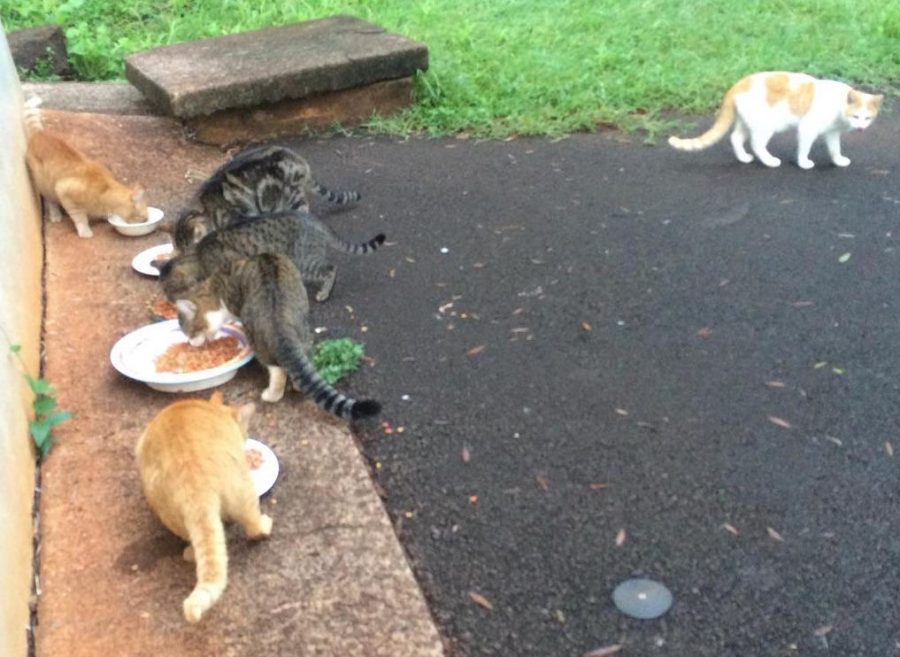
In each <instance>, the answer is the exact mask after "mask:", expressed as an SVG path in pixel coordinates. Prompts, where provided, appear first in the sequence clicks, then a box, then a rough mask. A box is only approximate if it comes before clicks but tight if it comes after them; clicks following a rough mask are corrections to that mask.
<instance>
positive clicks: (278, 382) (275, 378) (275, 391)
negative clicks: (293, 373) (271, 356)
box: [260, 365, 287, 403]
mask: <svg viewBox="0 0 900 657" xmlns="http://www.w3.org/2000/svg"><path fill="white" fill-rule="evenodd" d="M266 369H268V370H269V387H268V388H266V389H265V390H263V391H262V394H261V395H260V398H261V399H262V400H263V401H266V402H270V403H275V402H277V401H281V398H282V397H284V386H285V384H286V383H287V374H285V372H284V370H283V369H281V368H280V367H278V366H277V365H266Z"/></svg>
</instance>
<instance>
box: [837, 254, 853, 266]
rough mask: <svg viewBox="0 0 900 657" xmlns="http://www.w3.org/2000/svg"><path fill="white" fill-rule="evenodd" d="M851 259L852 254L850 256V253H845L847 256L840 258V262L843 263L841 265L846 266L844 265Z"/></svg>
mask: <svg viewBox="0 0 900 657" xmlns="http://www.w3.org/2000/svg"><path fill="white" fill-rule="evenodd" d="M849 259H850V254H849V253H845V254H844V255H842V256H841V257H840V258H838V262H839V263H841V264H844V263H845V262H847V261H848V260H849Z"/></svg>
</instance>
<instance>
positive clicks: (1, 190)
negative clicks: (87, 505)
mask: <svg viewBox="0 0 900 657" xmlns="http://www.w3.org/2000/svg"><path fill="white" fill-rule="evenodd" d="M40 222H41V219H40V212H39V208H38V206H37V204H36V199H35V198H34V195H33V193H32V191H31V184H30V182H29V180H28V173H27V170H26V168H25V133H24V132H23V127H22V91H21V87H20V85H19V79H18V77H17V75H16V68H15V66H14V65H13V61H12V56H11V55H10V52H9V45H8V44H7V41H6V33H5V32H4V30H3V26H2V24H0V327H2V328H3V330H4V331H5V332H6V333H7V334H8V336H9V340H11V341H12V342H14V343H18V344H21V345H22V351H21V356H22V360H23V361H24V362H25V366H26V367H27V368H28V370H29V372H31V374H32V375H37V373H38V371H39V370H38V367H39V353H40V329H41V299H42V296H41V263H42V258H43V247H42V244H41V223H40ZM30 409H31V393H30V391H29V390H28V388H27V386H26V385H25V383H24V379H23V378H22V372H21V365H20V364H19V362H18V360H16V359H15V358H13V357H12V356H11V355H10V353H9V345H8V343H7V338H6V337H5V336H3V334H2V333H0V655H2V656H3V657H24V656H25V655H26V654H27V645H28V643H27V635H26V627H27V625H28V618H29V610H28V598H29V596H30V594H31V557H32V547H31V535H32V523H31V506H32V498H33V492H34V452H33V449H32V443H31V438H30V436H29V434H28V420H29V419H30V415H29V411H30Z"/></svg>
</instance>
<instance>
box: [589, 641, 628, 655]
mask: <svg viewBox="0 0 900 657" xmlns="http://www.w3.org/2000/svg"><path fill="white" fill-rule="evenodd" d="M621 649H622V644H621V643H614V644H613V645H611V646H605V647H603V648H597V649H596V650H591V651H590V652H586V653H584V657H607V655H614V654H616V653H617V652H619V651H620V650H621Z"/></svg>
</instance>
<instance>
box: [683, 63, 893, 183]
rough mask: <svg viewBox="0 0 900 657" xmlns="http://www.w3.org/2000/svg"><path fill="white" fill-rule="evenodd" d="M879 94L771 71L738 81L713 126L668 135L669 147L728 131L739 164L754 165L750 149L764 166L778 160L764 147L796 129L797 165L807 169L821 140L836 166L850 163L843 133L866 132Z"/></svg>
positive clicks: (705, 142) (697, 143)
mask: <svg viewBox="0 0 900 657" xmlns="http://www.w3.org/2000/svg"><path fill="white" fill-rule="evenodd" d="M881 101H882V96H881V95H880V94H879V95H873V94H867V93H863V92H862V91H857V90H856V89H853V88H852V87H850V86H849V85H847V84H844V83H843V82H837V81H835V80H818V79H816V78H813V77H811V76H809V75H806V74H804V73H784V72H781V71H771V72H766V73H755V74H753V75H748V76H747V77H745V78H743V79H741V80H738V81H737V82H736V83H735V84H734V85H732V87H731V89H729V90H728V92H727V93H726V94H725V98H724V99H723V100H722V109H721V110H720V111H719V116H718V117H717V118H716V121H715V123H714V124H713V126H712V127H711V128H710V129H709V130H707V131H706V132H705V133H703V134H702V135H700V136H699V137H696V138H694V139H680V138H678V137H669V144H670V145H671V146H672V147H673V148H677V149H678V150H681V151H698V150H702V149H704V148H708V147H710V146H712V145H713V144H715V143H716V142H717V141H719V140H720V139H721V138H722V137H724V136H725V133H726V132H728V130H729V128H731V127H732V125H733V126H734V129H733V130H732V131H731V147H732V149H733V150H734V154H735V157H737V159H738V160H740V161H741V162H752V161H753V155H751V154H750V153H748V152H747V150H746V149H745V148H744V144H745V143H746V142H747V141H748V140H749V142H750V149H751V150H752V151H753V154H754V155H756V157H758V158H759V161H760V162H762V163H763V164H765V165H766V166H767V167H777V166H778V165H780V164H781V160H780V159H778V158H777V157H775V156H774V155H772V154H771V153H770V152H769V151H768V150H767V149H766V145H767V144H768V143H769V139H771V138H772V135H774V134H775V133H776V132H781V131H783V130H787V129H789V128H795V129H796V130H797V165H798V166H799V167H800V168H801V169H811V168H812V167H813V166H814V163H813V161H812V160H811V159H809V150H810V148H811V147H812V145H813V142H814V141H815V140H816V139H818V138H819V137H820V136H821V137H822V138H823V140H824V141H825V146H826V147H827V148H828V154H829V155H830V156H831V161H832V162H833V163H834V164H835V166H839V167H845V166H847V165H848V164H850V160H849V158H847V157H844V155H843V154H842V153H841V133H842V132H846V131H848V130H865V129H866V128H868V127H869V125H870V124H871V123H872V121H874V120H875V117H876V116H878V110H879V109H880V107H881Z"/></svg>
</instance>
